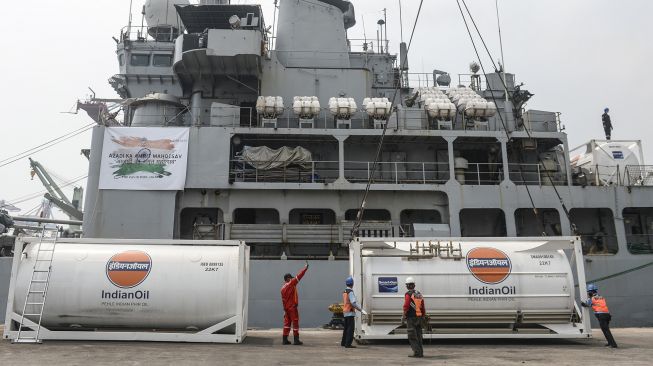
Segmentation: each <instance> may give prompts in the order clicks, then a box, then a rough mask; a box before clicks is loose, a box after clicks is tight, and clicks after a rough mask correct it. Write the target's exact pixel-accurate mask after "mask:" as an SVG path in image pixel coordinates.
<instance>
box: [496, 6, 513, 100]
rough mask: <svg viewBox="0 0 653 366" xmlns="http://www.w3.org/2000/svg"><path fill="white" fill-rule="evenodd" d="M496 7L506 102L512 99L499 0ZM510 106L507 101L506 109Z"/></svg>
mask: <svg viewBox="0 0 653 366" xmlns="http://www.w3.org/2000/svg"><path fill="white" fill-rule="evenodd" d="M494 4H495V7H496V9H497V27H498V28H499V46H500V48H501V63H502V65H501V71H503V85H504V87H505V89H506V90H505V91H506V102H508V101H509V100H510V98H509V97H508V83H507V82H506V59H505V58H504V56H503V37H502V36H501V20H500V19H499V0H495V1H494ZM507 108H508V103H506V110H507Z"/></svg>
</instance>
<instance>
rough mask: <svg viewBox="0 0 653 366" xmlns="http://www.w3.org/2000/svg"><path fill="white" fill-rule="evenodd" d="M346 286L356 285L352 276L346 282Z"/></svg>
mask: <svg viewBox="0 0 653 366" xmlns="http://www.w3.org/2000/svg"><path fill="white" fill-rule="evenodd" d="M345 285H347V286H353V285H354V278H353V277H352V276H349V277H347V279H346V280H345Z"/></svg>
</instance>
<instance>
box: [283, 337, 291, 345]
mask: <svg viewBox="0 0 653 366" xmlns="http://www.w3.org/2000/svg"><path fill="white" fill-rule="evenodd" d="M283 344H291V343H290V341H289V340H288V336H283Z"/></svg>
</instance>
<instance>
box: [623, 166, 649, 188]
mask: <svg viewBox="0 0 653 366" xmlns="http://www.w3.org/2000/svg"><path fill="white" fill-rule="evenodd" d="M624 176H625V179H624V184H625V185H626V186H628V187H639V186H653V165H627V166H626V169H625V171H624Z"/></svg>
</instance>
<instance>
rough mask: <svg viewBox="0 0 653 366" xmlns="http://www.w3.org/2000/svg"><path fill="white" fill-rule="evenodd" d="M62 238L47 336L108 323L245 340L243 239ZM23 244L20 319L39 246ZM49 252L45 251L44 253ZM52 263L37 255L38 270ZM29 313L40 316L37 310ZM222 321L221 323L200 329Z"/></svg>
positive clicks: (17, 278)
mask: <svg viewBox="0 0 653 366" xmlns="http://www.w3.org/2000/svg"><path fill="white" fill-rule="evenodd" d="M60 240H61V241H62V242H60V243H57V244H56V248H55V252H54V256H53V261H52V271H51V276H50V280H49V285H48V288H47V301H46V304H45V307H44V311H43V317H42V320H41V325H42V326H43V329H42V330H41V336H42V337H44V339H47V338H48V337H50V338H54V339H67V337H66V336H65V335H67V333H70V332H71V331H72V333H75V332H74V331H75V330H80V329H83V330H85V331H84V332H82V333H87V334H89V333H93V332H91V331H89V330H94V331H95V332H101V331H103V330H106V331H109V330H110V331H111V334H114V335H116V336H118V335H120V334H138V333H143V332H144V333H148V332H149V334H150V336H154V337H156V336H157V334H164V333H166V332H167V334H170V333H182V334H185V335H186V336H188V337H191V338H192V336H193V335H194V336H195V338H192V339H189V341H198V342H203V341H215V340H216V339H218V338H216V337H213V338H211V337H212V336H214V335H213V334H212V333H214V332H216V331H220V333H221V335H223V336H224V335H230V336H232V337H233V338H231V339H228V340H226V341H235V342H239V341H240V340H242V338H243V337H244V334H245V332H246V329H247V316H246V310H247V297H248V296H247V292H248V286H247V282H248V266H249V250H248V248H247V247H246V246H245V245H244V243H241V242H228V241H172V240H169V241H163V240H113V239H60ZM22 244H23V243H21V245H22ZM24 244H25V247H24V250H23V251H22V255H21V252H17V255H16V256H15V257H14V267H15V272H14V273H12V280H11V294H10V300H11V302H10V303H8V306H9V307H11V308H12V312H13V314H14V315H13V318H14V320H16V321H20V320H21V315H22V313H23V307H24V306H25V295H26V293H27V289H28V287H29V286H30V278H31V277H32V272H33V268H34V265H35V263H36V262H35V261H36V258H37V251H38V245H39V244H38V239H35V238H31V239H30V238H28V239H26V240H25V241H24ZM42 245H46V244H42ZM47 245H50V246H51V244H47ZM42 249H44V248H42ZM43 256H47V254H46V253H45V252H41V258H43ZM47 264H48V263H47V262H39V263H38V264H37V267H36V268H37V271H38V270H40V269H47ZM43 266H45V267H43ZM41 267H43V268H41ZM34 275H35V278H37V279H43V280H45V279H46V278H47V273H39V272H36V273H34ZM39 275H42V276H41V277H44V278H39ZM43 286H44V284H43V283H32V287H31V290H32V291H34V290H42V289H43ZM35 296H36V297H35ZM38 296H40V295H35V294H32V295H30V300H29V302H30V303H33V302H40V299H38ZM38 312H39V307H38V306H37V305H27V307H26V309H25V314H37V313H38ZM26 318H27V319H29V320H31V321H37V320H38V316H33V315H26ZM218 324H222V326H221V327H218V328H217V329H215V330H213V331H210V332H208V334H202V331H204V330H207V329H211V327H215V326H216V325H218ZM7 330H9V327H7ZM152 330H156V334H155V333H152ZM198 334H199V335H200V336H198ZM68 335H70V334H68ZM96 337H97V335H96ZM112 337H113V336H112ZM202 337H204V338H202ZM145 338H147V337H145ZM68 339H80V338H78V337H71V338H68ZM102 339H116V338H111V337H108V338H102ZM118 339H120V338H118ZM142 340H166V339H156V338H155V339H142ZM174 340H181V339H179V337H177V338H175V339H174ZM217 341H224V340H219V339H218V340H217Z"/></svg>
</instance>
